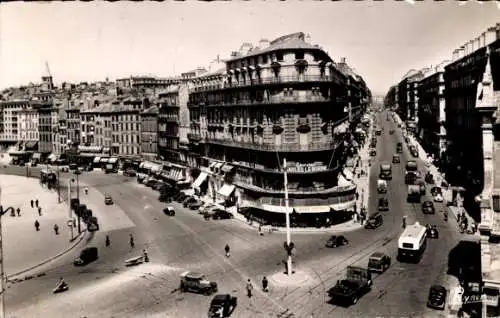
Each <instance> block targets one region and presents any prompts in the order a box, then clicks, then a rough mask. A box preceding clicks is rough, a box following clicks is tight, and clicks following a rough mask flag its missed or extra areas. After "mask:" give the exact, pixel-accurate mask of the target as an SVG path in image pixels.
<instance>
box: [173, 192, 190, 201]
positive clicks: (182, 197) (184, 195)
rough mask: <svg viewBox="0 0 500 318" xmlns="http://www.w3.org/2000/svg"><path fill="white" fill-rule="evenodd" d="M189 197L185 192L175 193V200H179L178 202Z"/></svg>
mask: <svg viewBox="0 0 500 318" xmlns="http://www.w3.org/2000/svg"><path fill="white" fill-rule="evenodd" d="M187 197H189V196H188V195H187V194H185V193H183V192H179V194H177V196H175V201H177V202H179V203H182V202H184V200H185V199H186V198H187Z"/></svg>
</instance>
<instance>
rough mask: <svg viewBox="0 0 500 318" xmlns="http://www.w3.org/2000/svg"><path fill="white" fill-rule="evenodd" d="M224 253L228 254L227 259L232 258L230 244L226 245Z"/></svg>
mask: <svg viewBox="0 0 500 318" xmlns="http://www.w3.org/2000/svg"><path fill="white" fill-rule="evenodd" d="M224 251H225V252H226V257H229V256H231V253H230V251H231V248H230V247H229V244H226V246H225V247H224Z"/></svg>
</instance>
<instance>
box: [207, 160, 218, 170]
mask: <svg viewBox="0 0 500 318" xmlns="http://www.w3.org/2000/svg"><path fill="white" fill-rule="evenodd" d="M216 164H217V162H212V163H211V164H210V166H209V168H210V169H212V168H213V167H215V165H216Z"/></svg>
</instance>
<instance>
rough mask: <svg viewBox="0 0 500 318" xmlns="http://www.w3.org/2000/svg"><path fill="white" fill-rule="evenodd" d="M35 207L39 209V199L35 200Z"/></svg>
mask: <svg viewBox="0 0 500 318" xmlns="http://www.w3.org/2000/svg"><path fill="white" fill-rule="evenodd" d="M35 206H36V207H37V208H38V199H36V200H35Z"/></svg>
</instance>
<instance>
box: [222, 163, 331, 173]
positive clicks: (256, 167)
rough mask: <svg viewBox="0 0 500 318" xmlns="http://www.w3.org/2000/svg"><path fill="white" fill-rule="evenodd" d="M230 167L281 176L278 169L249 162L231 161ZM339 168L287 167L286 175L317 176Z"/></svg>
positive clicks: (321, 165)
mask: <svg viewBox="0 0 500 318" xmlns="http://www.w3.org/2000/svg"><path fill="white" fill-rule="evenodd" d="M231 165H233V166H237V167H241V168H248V169H252V170H256V171H260V172H266V173H274V174H283V170H281V169H278V168H269V167H264V166H263V165H260V164H255V163H249V162H243V161H231ZM338 168H339V166H336V167H332V168H328V166H327V165H324V164H320V165H297V166H294V167H288V169H287V172H288V174H304V175H305V174H318V173H332V172H335V171H336V170H338Z"/></svg>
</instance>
